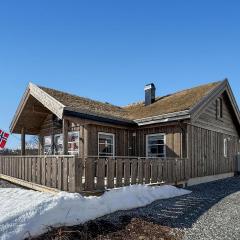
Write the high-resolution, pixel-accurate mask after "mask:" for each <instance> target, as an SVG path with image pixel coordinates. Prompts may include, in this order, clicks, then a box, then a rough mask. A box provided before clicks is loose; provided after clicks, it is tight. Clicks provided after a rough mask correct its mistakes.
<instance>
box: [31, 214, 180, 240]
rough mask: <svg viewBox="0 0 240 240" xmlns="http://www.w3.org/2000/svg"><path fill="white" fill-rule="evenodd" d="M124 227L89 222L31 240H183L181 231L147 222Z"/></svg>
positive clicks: (132, 222) (134, 222)
mask: <svg viewBox="0 0 240 240" xmlns="http://www.w3.org/2000/svg"><path fill="white" fill-rule="evenodd" d="M126 222H128V223H126V224H123V225H122V226H114V225H113V224H111V223H109V222H106V221H98V222H94V221H91V222H88V223H86V224H84V225H79V226H73V227H62V228H57V229H49V232H48V233H46V234H44V235H42V236H39V237H37V238H30V237H29V238H28V239H31V240H77V239H78V240H181V239H182V237H183V235H182V233H181V232H180V231H178V230H175V229H171V228H169V227H164V226H160V225H158V224H154V223H152V222H148V221H146V220H142V219H138V218H134V219H132V220H130V221H129V220H128V219H127V220H126Z"/></svg>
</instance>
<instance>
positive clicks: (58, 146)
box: [54, 134, 63, 155]
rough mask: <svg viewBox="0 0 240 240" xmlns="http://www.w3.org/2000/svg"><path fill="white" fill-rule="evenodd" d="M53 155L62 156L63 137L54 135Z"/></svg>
mask: <svg viewBox="0 0 240 240" xmlns="http://www.w3.org/2000/svg"><path fill="white" fill-rule="evenodd" d="M54 154H56V155H60V154H63V135H62V134H57V135H54Z"/></svg>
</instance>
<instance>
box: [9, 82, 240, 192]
mask: <svg viewBox="0 0 240 240" xmlns="http://www.w3.org/2000/svg"><path fill="white" fill-rule="evenodd" d="M155 91H156V89H155V86H154V84H149V85H146V86H145V88H144V94H145V99H144V101H141V102H138V103H134V104H130V105H128V106H125V107H119V106H114V105H112V104H109V103H102V102H98V101H94V100H91V99H87V98H83V97H79V96H76V95H73V94H69V93H65V92H61V91H58V90H54V89H50V88H46V87H41V86H37V85H35V84H33V83H30V84H29V86H28V88H27V89H26V91H25V93H24V95H23V98H22V100H21V102H20V105H19V107H18V109H17V111H16V114H15V116H14V118H13V121H12V123H11V126H10V131H11V133H16V134H21V136H22V137H21V139H22V155H23V156H24V155H25V135H26V134H28V135H38V136H39V156H52V155H54V156H55V155H58V156H62V155H63V156H66V155H71V156H72V155H74V156H76V157H77V158H78V159H86V158H95V159H101V158H108V159H112V161H114V159H118V158H121V159H124V158H125V159H126V158H128V159H138V161H139V159H151V164H153V166H152V168H151V169H150V173H149V174H148V175H147V177H146V176H145V178H147V181H146V182H147V183H148V182H149V181H150V182H151V174H154V169H155V168H154V164H155V163H154V159H186V160H187V163H185V164H184V169H183V170H184V174H185V176H184V180H185V181H186V182H188V183H189V184H195V183H200V182H204V181H210V180H213V179H218V178H224V177H229V176H232V175H233V173H234V171H235V159H236V156H237V155H238V153H239V147H240V142H239V139H240V114H239V109H238V106H237V103H236V100H235V98H234V96H233V93H232V90H231V87H230V85H229V82H228V80H224V81H219V82H213V83H209V84H206V85H202V86H198V87H194V88H192V89H187V90H183V91H180V92H177V93H174V94H169V95H166V96H162V97H156V96H155ZM132 161H133V164H134V160H132ZM136 161H137V160H136ZM110 162H111V161H110ZM137 168H138V170H139V163H138V165H137ZM178 168H182V165H179V166H178ZM90 169H91V170H92V168H91V167H90ZM129 169H130V171H133V167H129V166H128V168H127V171H129ZM92 171H93V170H92ZM99 171H100V170H99ZM103 171H104V170H103ZM106 171H107V170H106ZM123 171H124V169H123ZM166 171H168V172H169V171H175V170H171V169H168V168H165V169H164V168H162V172H163V174H164V173H165V172H166ZM114 172H115V175H116V169H115V170H114ZM125 174H126V173H125ZM131 174H133V173H131V172H130V174H127V176H128V177H129V176H130V175H131ZM136 174H137V173H136ZM141 174H143V173H141ZM145 174H146V171H145ZM156 174H157V173H156ZM172 174H173V173H172ZM93 175H94V174H93V173H92V176H91V177H92V179H93V177H94V176H93ZM103 175H104V176H103ZM105 175H107V173H105V172H104V173H102V178H103V177H105ZM112 175H114V173H112ZM115 175H114V176H115ZM149 175H150V176H149ZM114 176H112V177H114ZM138 177H139V176H138ZM131 178H133V176H131ZM136 178H137V177H136ZM148 178H149V179H148ZM152 178H154V177H152ZM145 180H146V179H145ZM130 181H132V180H130ZM143 181H144V180H143ZM128 182H129V180H127V183H128ZM134 183H135V182H134ZM120 185H121V184H120ZM91 187H92V188H93V186H91Z"/></svg>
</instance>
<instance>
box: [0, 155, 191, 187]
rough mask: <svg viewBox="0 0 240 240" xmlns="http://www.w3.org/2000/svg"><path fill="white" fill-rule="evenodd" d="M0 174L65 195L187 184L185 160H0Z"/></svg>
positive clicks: (89, 158) (69, 157)
mask: <svg viewBox="0 0 240 240" xmlns="http://www.w3.org/2000/svg"><path fill="white" fill-rule="evenodd" d="M0 174H4V175H7V176H11V177H14V178H18V179H22V180H25V181H28V182H32V183H37V184H40V185H44V186H47V187H52V188H57V189H59V190H64V191H69V192H81V191H96V190H97V191H98V190H99V191H101V190H105V189H111V188H115V187H123V186H128V185H133V184H157V183H169V184H177V183H179V182H183V181H186V180H188V178H189V164H188V159H182V158H137V157H115V158H99V157H94V156H88V157H86V158H84V159H81V158H76V157H74V156H19V157H16V156H14V157H9V156H1V157H0Z"/></svg>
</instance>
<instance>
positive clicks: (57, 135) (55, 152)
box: [53, 133, 63, 155]
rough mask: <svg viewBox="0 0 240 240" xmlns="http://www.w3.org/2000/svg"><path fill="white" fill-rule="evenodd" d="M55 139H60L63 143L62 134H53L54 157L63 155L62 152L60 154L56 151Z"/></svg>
mask: <svg viewBox="0 0 240 240" xmlns="http://www.w3.org/2000/svg"><path fill="white" fill-rule="evenodd" d="M57 137H62V141H63V134H62V133H59V134H55V135H54V136H53V139H54V141H53V143H54V155H63V150H62V151H61V152H57V151H56V146H57V144H56V142H55V140H56V138H57ZM62 147H63V143H62Z"/></svg>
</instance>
